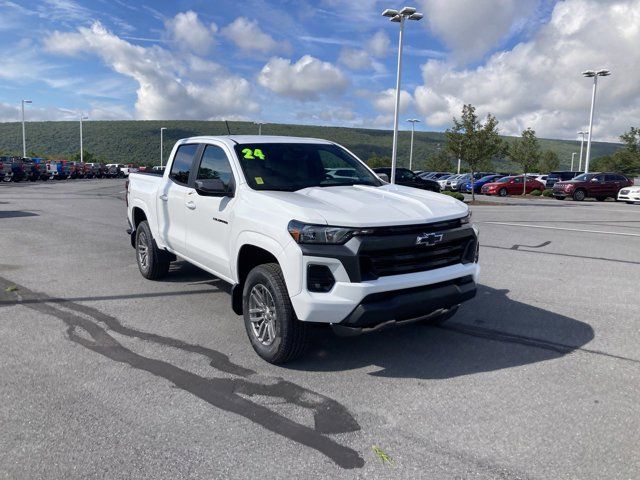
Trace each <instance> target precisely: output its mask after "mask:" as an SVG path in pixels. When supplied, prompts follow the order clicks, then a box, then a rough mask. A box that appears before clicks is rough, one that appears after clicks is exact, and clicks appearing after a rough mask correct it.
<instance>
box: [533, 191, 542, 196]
mask: <svg viewBox="0 0 640 480" xmlns="http://www.w3.org/2000/svg"><path fill="white" fill-rule="evenodd" d="M531 195H533V196H534V197H539V196H540V195H542V192H541V191H540V190H534V191H533V192H531Z"/></svg>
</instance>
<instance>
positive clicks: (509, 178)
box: [496, 177, 513, 183]
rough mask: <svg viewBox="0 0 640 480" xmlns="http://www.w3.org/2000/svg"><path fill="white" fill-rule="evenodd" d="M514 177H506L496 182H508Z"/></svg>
mask: <svg viewBox="0 0 640 480" xmlns="http://www.w3.org/2000/svg"><path fill="white" fill-rule="evenodd" d="M512 178H513V177H504V178H501V179H500V180H496V183H507V182H508V181H510V180H511V179H512Z"/></svg>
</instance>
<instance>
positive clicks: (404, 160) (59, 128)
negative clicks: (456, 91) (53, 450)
mask: <svg viewBox="0 0 640 480" xmlns="http://www.w3.org/2000/svg"><path fill="white" fill-rule="evenodd" d="M161 126H162V127H167V130H166V131H165V134H164V135H165V144H164V145H165V159H166V157H167V155H168V153H169V152H170V150H171V147H172V146H173V143H174V142H175V141H176V140H178V139H180V138H185V137H190V136H195V135H224V134H226V133H227V129H226V126H225V122H221V121H188V120H169V121H87V122H85V123H84V148H85V150H88V151H89V152H91V153H93V154H95V155H97V156H98V157H99V158H101V159H102V160H103V161H109V162H114V163H115V162H118V163H135V164H146V165H156V164H158V163H159V155H160V133H159V132H160V127H161ZM229 127H230V129H231V133H233V134H255V133H257V126H256V125H254V124H253V123H251V122H229ZM26 131H27V151H28V152H29V154H31V156H43V157H51V158H68V157H70V156H71V155H73V154H74V153H76V152H77V151H78V145H79V125H78V122H28V123H27V125H26ZM21 132H22V130H21V126H20V123H0V152H3V153H5V154H12V155H19V154H20V153H21V150H22V133H21ZM262 133H263V134H266V135H292V136H299V137H319V138H326V139H328V140H332V141H335V142H337V143H340V144H342V145H344V146H346V147H347V148H349V149H350V150H352V151H353V152H354V153H355V154H356V155H358V156H359V157H361V158H362V159H364V160H368V159H370V158H371V157H374V156H376V157H391V141H392V133H391V131H389V130H373V129H365V128H343V127H320V126H311V125H285V124H267V125H263V126H262ZM410 135H411V133H410V132H407V131H402V132H400V138H399V144H398V159H399V164H400V165H403V166H407V165H408V158H409V143H410ZM505 139H506V140H507V141H510V140H513V137H505ZM444 140H445V139H444V134H443V133H440V132H416V134H415V143H414V157H413V158H414V169H418V168H420V166H421V163H422V162H424V160H425V159H426V157H427V156H428V155H430V154H433V153H434V152H436V151H437V150H438V149H439V148H442V146H443V145H444ZM540 146H541V148H542V149H549V150H553V151H555V152H556V153H557V154H558V156H559V157H560V159H561V161H562V164H561V167H562V168H569V166H570V162H571V152H579V149H580V145H579V144H578V142H576V141H567V140H549V139H541V140H540ZM619 148H621V145H620V144H617V143H603V142H594V143H593V144H592V158H597V157H600V156H603V155H609V154H611V153H613V152H614V151H616V150H617V149H619ZM576 161H577V159H576ZM494 167H495V168H496V169H499V170H512V169H513V170H515V169H516V167H515V166H514V165H512V164H510V162H509V161H508V159H496V160H495V162H494ZM575 167H576V168H577V165H575Z"/></svg>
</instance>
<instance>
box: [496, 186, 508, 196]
mask: <svg viewBox="0 0 640 480" xmlns="http://www.w3.org/2000/svg"><path fill="white" fill-rule="evenodd" d="M498 195H500V196H501V197H506V196H507V189H506V188H501V189H500V191H499V192H498Z"/></svg>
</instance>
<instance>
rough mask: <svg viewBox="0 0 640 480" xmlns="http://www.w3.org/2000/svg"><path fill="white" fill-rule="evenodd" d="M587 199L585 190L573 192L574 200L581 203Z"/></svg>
mask: <svg viewBox="0 0 640 480" xmlns="http://www.w3.org/2000/svg"><path fill="white" fill-rule="evenodd" d="M586 197H587V194H586V192H585V191H584V190H576V191H575V192H573V199H574V200H575V201H576V202H581V201H583V200H584V199H585V198H586Z"/></svg>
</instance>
